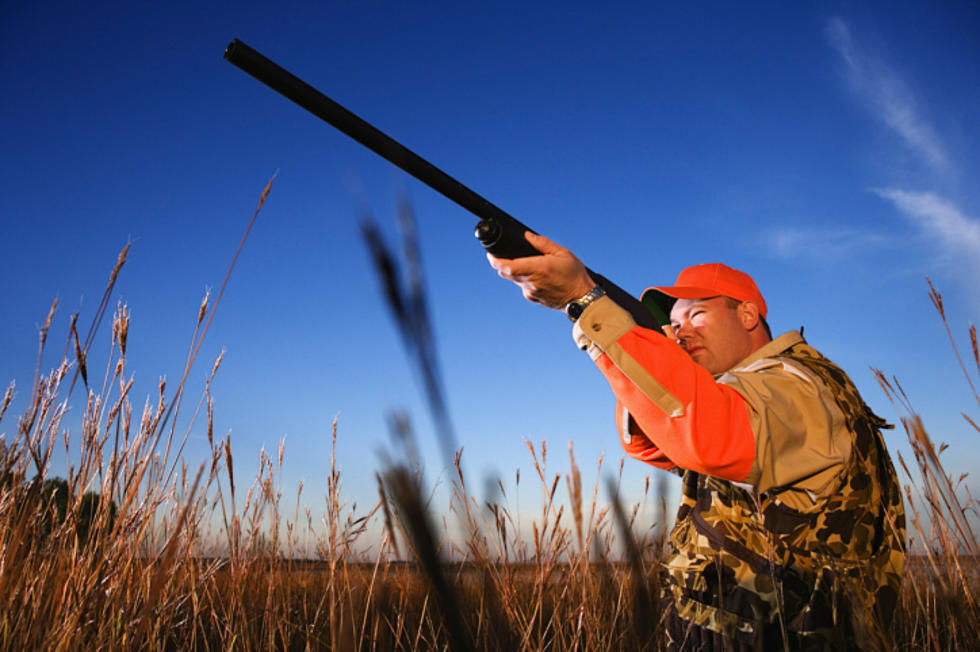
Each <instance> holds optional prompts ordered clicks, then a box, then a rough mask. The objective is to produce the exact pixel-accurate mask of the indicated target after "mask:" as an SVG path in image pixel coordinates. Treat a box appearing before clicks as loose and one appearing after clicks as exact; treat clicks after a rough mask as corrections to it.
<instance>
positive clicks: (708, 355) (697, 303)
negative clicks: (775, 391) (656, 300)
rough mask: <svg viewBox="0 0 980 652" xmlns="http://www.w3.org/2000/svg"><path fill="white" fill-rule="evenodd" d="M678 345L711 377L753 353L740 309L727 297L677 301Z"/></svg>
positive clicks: (674, 311) (673, 314) (673, 313)
mask: <svg viewBox="0 0 980 652" xmlns="http://www.w3.org/2000/svg"><path fill="white" fill-rule="evenodd" d="M670 324H671V326H673V327H674V333H675V334H676V335H677V339H678V343H679V344H680V345H681V346H682V347H684V350H685V351H687V352H688V354H689V355H690V356H691V359H693V360H694V361H695V362H697V363H698V364H699V365H701V366H702V367H704V368H705V369H707V370H708V371H709V372H711V374H712V375H715V376H717V375H718V374H721V373H724V372H725V371H728V370H729V369H731V368H732V367H733V366H735V364H736V363H737V362H739V361H741V360H742V359H744V358H745V357H747V356H748V355H749V354H750V353H752V351H753V346H752V340H751V337H750V336H749V333H748V331H747V330H746V328H745V325H744V323H743V320H742V318H741V315H740V308H739V307H734V308H733V307H731V302H730V300H729V299H728V298H727V297H711V298H710V299H678V300H677V302H676V303H675V304H674V307H673V308H671V310H670Z"/></svg>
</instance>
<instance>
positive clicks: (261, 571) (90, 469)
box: [0, 259, 980, 651]
mask: <svg viewBox="0 0 980 652" xmlns="http://www.w3.org/2000/svg"><path fill="white" fill-rule="evenodd" d="M121 260H122V259H121ZM120 265H121V262H120ZM116 272H118V269H117V270H116V271H115V272H114V273H113V281H114V277H115V273H116ZM110 289H111V283H110ZM931 296H932V297H933V300H934V302H935V303H936V307H937V309H938V310H939V313H940V315H941V316H942V319H943V321H944V323H945V314H944V312H943V307H942V299H941V297H940V295H939V294H938V293H936V292H935V291H934V290H933V291H932V293H931ZM212 310H213V307H212ZM53 313H54V306H52V315H53ZM207 313H208V299H207V298H206V299H205V302H204V303H203V304H202V308H201V312H200V314H199V316H198V328H199V329H200V328H202V324H204V325H205V327H206V323H205V315H206V314H207ZM212 314H213V313H212ZM51 320H52V317H51V315H49V317H48V320H47V321H46V323H45V325H44V327H42V329H41V333H40V352H39V361H40V360H41V356H40V353H43V351H44V348H45V346H46V342H47V337H48V330H49V328H50V324H51ZM128 320H129V317H128V313H127V311H126V307H125V306H122V305H119V306H118V308H117V311H116V313H115V315H114V318H113V322H112V347H111V352H110V358H109V359H108V360H107V361H106V363H105V369H106V372H105V374H104V378H103V379H102V381H101V384H100V385H95V384H91V381H92V380H93V378H92V373H91V370H92V369H93V365H92V361H91V360H88V361H86V359H85V354H86V352H87V348H88V342H86V344H85V345H84V346H83V345H82V343H81V342H80V338H79V337H78V335H77V329H76V327H75V320H74V319H73V320H72V326H71V328H70V332H69V343H70V344H71V346H69V347H66V351H69V352H70V353H68V354H66V355H65V356H63V358H62V360H61V362H60V364H59V365H58V366H57V368H55V369H54V370H53V371H51V372H50V373H48V374H46V375H45V374H41V373H40V371H39V373H37V374H36V375H35V379H34V383H33V386H32V387H31V388H30V389H29V393H28V396H29V397H30V402H29V405H28V407H27V409H26V410H25V413H24V414H23V415H22V416H21V417H20V418H19V419H18V421H17V423H16V427H15V429H14V430H13V431H2V432H5V433H6V434H5V435H4V441H3V444H2V446H0V475H2V484H0V544H2V549H0V648H2V649H5V650H15V649H16V650H25V649H50V650H74V649H291V650H292V649H296V650H300V649H304V650H309V649H344V650H346V649H365V650H389V649H395V648H400V649H420V648H421V649H430V648H452V649H488V650H498V649H501V650H502V649H506V650H510V649H552V650H598V649H659V648H660V647H662V641H661V638H660V635H659V633H658V632H659V628H658V621H659V614H660V610H659V609H658V608H657V607H656V599H657V591H658V588H657V587H658V583H657V582H658V564H659V561H660V556H661V554H662V551H663V549H664V541H663V528H662V527H660V528H659V529H656V530H653V529H651V528H649V527H639V525H638V524H637V523H636V520H637V517H638V514H640V513H642V512H641V509H642V506H641V505H633V506H631V507H629V508H626V509H624V508H623V507H622V506H621V505H619V504H618V501H616V500H615V499H614V500H612V501H610V504H609V506H604V503H603V501H601V500H600V497H599V481H598V477H599V470H601V465H602V461H601V460H600V461H599V462H598V465H599V467H600V468H599V469H597V472H596V478H597V479H596V482H595V483H594V484H592V485H591V491H589V490H588V489H586V488H585V487H583V482H582V477H581V472H580V470H579V468H578V465H577V464H576V461H575V459H574V455H572V454H571V453H572V451H571V450H570V451H569V453H570V459H569V466H568V471H567V473H564V474H558V473H553V472H549V471H547V468H548V467H547V465H546V461H547V455H548V451H547V447H546V445H545V444H544V443H542V444H541V446H540V447H535V446H532V445H531V444H528V448H529V454H530V462H531V465H532V466H533V469H534V472H535V473H534V474H535V476H536V477H535V484H538V485H540V490H541V496H542V500H541V512H540V514H538V515H537V516H536V517H535V518H534V519H533V520H532V521H531V523H530V526H529V529H530V531H528V526H527V524H522V523H521V522H520V519H519V518H518V514H517V513H516V508H515V507H513V506H512V505H511V501H510V499H509V498H508V496H507V495H506V492H505V491H504V487H503V485H502V484H501V485H500V486H499V489H500V494H499V499H495V500H492V501H488V502H486V503H484V504H481V503H480V501H478V500H477V499H476V498H475V497H474V496H473V495H472V494H471V493H470V491H469V489H468V487H467V484H466V481H465V478H464V477H463V474H462V472H461V471H459V469H460V467H461V465H460V464H459V460H458V458H457V464H456V469H457V474H456V477H455V478H454V479H453V482H452V483H451V484H450V487H451V489H450V491H451V494H452V495H451V497H450V498H451V514H447V515H446V516H447V517H448V518H451V519H455V521H456V522H457V523H458V524H459V526H460V529H461V531H462V532H463V533H464V535H463V536H462V537H459V538H457V539H448V538H446V537H445V536H442V540H441V541H440V540H439V539H440V537H439V535H440V534H443V535H444V530H441V529H440V528H436V527H433V526H432V525H431V523H430V518H431V516H430V515H429V514H427V511H426V504H427V502H428V501H427V498H428V497H427V495H426V493H425V492H424V491H423V487H422V479H421V478H420V476H419V474H418V473H416V472H415V471H414V469H413V468H412V467H411V466H398V465H389V466H388V467H387V468H385V469H384V470H383V472H382V473H381V474H380V475H379V500H378V503H377V505H375V507H374V508H373V509H372V510H371V511H370V512H369V513H368V514H367V515H365V516H361V517H358V518H355V517H354V514H353V512H352V511H351V510H349V509H348V508H347V507H346V505H345V502H344V499H343V497H342V495H341V478H340V474H339V472H338V471H337V468H336V466H335V464H334V460H333V459H331V468H330V474H329V476H328V477H327V495H326V501H325V504H326V514H325V518H324V519H323V521H322V523H318V522H315V520H314V517H313V515H312V514H310V513H309V512H306V513H304V514H301V513H300V511H299V508H298V505H299V503H300V500H299V499H300V496H299V493H298V494H297V497H296V505H297V506H296V507H295V508H294V509H293V510H292V517H291V518H289V517H287V516H285V514H286V512H287V508H286V501H285V499H284V498H283V496H282V492H281V487H280V485H279V482H278V477H279V470H280V468H281V465H282V457H283V451H282V448H281V447H280V450H279V451H278V455H277V456H276V458H275V459H273V458H272V457H270V456H268V455H266V454H265V453H262V455H261V470H260V472H259V474H258V476H257V477H256V478H254V479H249V480H248V481H247V482H243V481H242V478H236V477H235V476H234V471H233V469H234V465H233V456H232V448H231V442H230V439H228V438H225V439H223V440H222V439H214V437H213V435H212V428H211V423H212V416H213V410H212V404H211V397H210V380H209V381H208V383H207V384H206V386H205V389H204V391H203V395H202V396H201V399H200V402H199V403H198V406H197V411H202V410H203V419H204V420H205V423H206V428H207V433H208V441H209V443H210V449H211V452H210V455H209V456H208V458H207V459H205V460H203V461H198V462H196V463H195V462H193V461H189V460H186V459H185V458H184V457H183V453H182V451H183V445H184V442H185V441H186V435H184V436H183V437H180V436H178V435H177V434H176V433H175V425H174V424H175V423H176V420H177V417H176V412H177V410H178V409H179V405H180V397H181V394H182V383H181V386H180V387H178V388H177V390H176V391H174V392H173V393H172V394H171V395H170V396H169V398H168V395H167V388H166V387H165V385H164V384H163V383H161V384H160V387H159V393H158V396H157V397H156V401H155V402H153V403H149V402H147V404H146V407H145V408H144V409H143V411H142V413H141V414H139V415H138V418H137V419H136V420H134V418H133V417H134V410H133V406H132V402H131V397H130V389H131V387H132V384H133V379H132V378H131V377H130V378H128V379H127V374H126V339H127V333H128V327H129V322H128ZM947 328H948V326H947ZM202 336H203V334H202V333H201V332H195V335H194V337H193V340H192V341H193V344H192V354H191V355H190V356H189V360H188V368H189V366H190V362H192V360H193V356H194V355H195V354H196V349H197V347H199V345H200V339H201V337H202ZM970 341H971V344H972V353H973V360H974V362H976V364H977V368H978V370H980V357H978V353H977V341H976V331H975V329H973V328H971V330H970ZM954 346H955V344H954ZM83 365H84V367H83ZM219 365H220V357H219V359H218V360H217V361H215V363H214V365H213V368H212V371H211V375H210V377H211V378H213V377H214V374H215V373H216V372H217V370H218V367H219ZM83 368H84V369H85V372H86V373H85V374H84V375H83V376H82V377H83V383H84V386H85V387H86V388H88V390H89V391H88V394H87V396H86V397H85V399H84V405H85V411H84V414H83V417H82V428H81V435H80V436H81V441H80V442H78V443H75V442H69V441H68V439H69V435H68V433H67V429H65V428H63V427H62V422H63V420H64V418H65V416H66V412H67V410H68V401H67V395H68V394H70V390H69V389H66V385H67V384H68V382H69V381H68V379H69V377H71V376H72V374H73V372H75V371H76V370H77V371H79V373H81V372H82V370H83ZM38 369H39V370H40V362H39V366H38ZM963 370H964V372H966V373H967V378H968V379H969V377H970V374H969V372H968V371H967V369H966V367H965V366H964V367H963ZM878 378H879V380H880V382H881V384H882V387H883V388H884V389H885V391H886V392H887V393H888V395H889V396H890V397H892V398H893V399H894V400H895V403H896V406H897V407H898V408H899V409H900V410H902V411H903V412H902V423H903V425H904V426H905V429H906V432H907V434H908V437H909V440H910V442H911V443H912V446H913V450H914V451H915V460H914V468H916V469H917V473H918V474H917V475H916V474H913V471H912V469H911V468H910V467H909V466H908V464H907V462H906V460H904V459H900V465H901V467H902V468H903V469H904V471H905V473H906V477H907V479H908V482H909V484H908V485H907V487H906V491H907V494H908V495H907V499H908V504H909V506H910V507H911V508H912V509H911V515H912V519H911V523H912V526H913V527H912V529H913V531H914V533H915V537H916V538H917V542H916V546H915V549H916V550H918V552H919V554H918V555H917V556H916V557H914V559H913V560H912V563H910V564H909V566H908V573H907V577H906V583H905V589H904V592H903V596H902V601H901V604H900V612H899V614H898V617H897V619H896V628H897V629H896V631H895V632H894V640H895V641H897V642H898V645H899V647H901V648H903V649H919V648H922V647H926V648H931V649H934V650H937V651H938V650H946V649H970V648H974V649H975V647H976V645H977V643H978V632H980V605H978V595H980V578H978V572H977V563H978V560H980V548H978V540H977V537H976V535H975V533H974V532H973V530H972V529H971V526H970V522H969V520H968V519H967V518H966V514H967V513H968V512H969V511H971V510H973V511H974V512H975V509H976V505H975V504H974V503H973V502H972V499H971V498H970V497H969V495H968V494H965V493H964V492H963V491H962V489H961V487H960V486H959V485H958V483H957V482H956V481H954V480H953V479H952V478H949V477H948V475H947V474H946V473H945V471H944V470H943V467H942V464H941V462H940V458H939V453H940V451H939V450H937V449H936V447H935V446H934V445H933V444H932V442H931V440H930V438H929V436H928V435H927V433H926V431H925V428H924V427H923V425H922V421H921V419H920V418H919V417H918V416H917V415H916V414H915V413H914V412H913V411H912V410H911V407H910V405H909V402H908V400H907V398H906V397H905V395H904V392H903V391H902V389H901V386H900V385H899V384H898V382H897V381H896V380H894V379H892V380H888V379H886V377H885V376H884V374H881V373H879V374H878ZM12 395H13V386H12V385H11V386H10V388H8V390H7V392H6V394H5V396H4V399H3V402H2V403H0V427H3V426H4V422H3V421H2V419H3V416H4V413H5V412H6V410H7V407H8V406H9V405H10V402H11V397H12ZM978 404H980V398H978ZM964 416H966V415H964ZM966 418H967V420H968V421H970V418H969V417H966ZM398 423H400V425H399V426H398V427H399V428H401V429H402V430H405V429H406V428H407V425H406V424H405V422H403V421H402V422H398ZM970 423H971V424H972V425H973V427H974V428H976V424H975V423H974V422H973V421H970ZM336 436H337V433H336V424H335V427H334V441H336ZM62 446H64V447H67V448H69V449H72V450H75V448H74V447H77V450H79V451H80V453H79V455H78V457H77V461H76V462H75V464H73V465H72V466H71V467H70V468H69V469H68V473H67V474H68V478H67V486H68V501H67V508H66V510H65V516H64V518H60V517H59V516H58V515H57V514H56V513H55V512H54V511H53V510H55V507H54V506H53V505H52V502H51V501H50V500H49V499H48V498H47V497H46V495H45V493H44V491H42V486H43V482H44V480H45V479H47V478H48V477H49V475H50V466H51V464H50V460H51V456H52V452H53V451H54V450H55V449H56V448H59V447H62ZM563 475H564V479H565V482H564V484H565V492H561V491H560V487H561V485H562V476H563ZM517 482H518V483H519V482H520V475H519V473H518V476H517ZM614 484H615V483H614ZM246 485H247V488H246ZM586 486H588V485H586ZM92 490H95V491H97V492H98V493H99V495H100V496H101V499H100V500H99V501H98V503H97V509H96V514H95V518H94V520H91V519H87V518H86V516H85V514H83V511H84V510H83V500H82V497H83V495H84V494H85V493H86V492H89V491H92ZM301 491H302V487H300V489H299V492H301ZM562 493H567V495H566V496H564V497H562V495H561V494H562ZM610 493H611V494H613V495H615V487H612V489H611V490H610ZM651 493H652V494H654V495H650V494H651ZM648 499H649V500H651V501H653V502H654V504H655V505H656V503H658V502H660V501H662V497H661V493H660V492H650V491H649V485H648V486H647V487H646V491H645V498H644V501H646V500H648ZM89 502H91V501H89ZM239 505H240V507H237V506H239ZM660 513H661V514H662V513H663V509H662V508H661V510H660ZM214 521H217V522H218V523H220V527H219V529H218V531H217V532H215V531H213V530H212V529H211V527H210V525H209V524H210V523H212V522H214ZM42 522H47V523H50V531H49V532H41V530H40V529H39V528H38V527H37V524H38V523H42ZM83 522H84V523H85V526H84V527H85V528H86V531H85V532H81V529H82V528H83ZM660 525H661V526H662V523H661V524H660ZM369 528H371V529H373V531H374V532H377V533H379V536H380V537H381V540H382V543H381V545H380V547H378V548H376V549H375V552H374V553H373V554H372V555H371V556H370V557H368V556H366V555H365V553H364V552H363V550H364V549H365V546H364V545H363V543H364V535H365V532H367V531H368V530H369ZM522 530H523V531H522ZM638 531H639V532H640V533H641V534H639V535H638V534H637V532H638ZM309 542H312V545H313V548H314V549H315V550H316V554H315V556H314V558H309V557H308V556H304V555H303V551H306V550H308V549H309ZM621 550H625V553H621V552H620V551H621ZM402 558H407V559H409V560H411V561H410V562H404V561H400V559H402ZM446 560H453V561H452V562H451V563H450V562H448V561H446Z"/></svg>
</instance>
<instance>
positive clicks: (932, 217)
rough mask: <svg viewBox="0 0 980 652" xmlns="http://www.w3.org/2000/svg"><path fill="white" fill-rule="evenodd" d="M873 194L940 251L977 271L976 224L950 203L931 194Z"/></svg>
mask: <svg viewBox="0 0 980 652" xmlns="http://www.w3.org/2000/svg"><path fill="white" fill-rule="evenodd" d="M873 192H874V193H875V194H876V195H878V196H879V197H881V198H883V199H887V200H888V201H890V202H892V204H894V205H895V208H897V209H898V210H899V212H901V213H902V214H903V215H905V216H907V217H908V218H910V219H911V220H912V221H913V222H914V223H915V224H916V225H918V226H919V227H920V228H921V229H922V230H923V231H924V232H925V233H926V234H927V235H929V236H930V237H933V238H936V239H938V240H939V242H940V244H941V245H942V246H943V248H944V249H945V250H946V251H948V252H950V253H954V254H958V255H961V256H965V257H966V259H967V260H969V261H970V262H971V263H972V264H973V266H974V267H975V269H977V270H980V221H977V220H975V219H971V218H969V217H967V216H966V215H964V214H963V213H962V211H960V209H959V208H957V207H956V206H955V205H954V204H953V203H952V202H949V201H947V200H946V199H943V198H942V197H940V196H938V195H936V194H934V193H931V192H910V191H906V190H899V189H897V188H875V189H874V190H873Z"/></svg>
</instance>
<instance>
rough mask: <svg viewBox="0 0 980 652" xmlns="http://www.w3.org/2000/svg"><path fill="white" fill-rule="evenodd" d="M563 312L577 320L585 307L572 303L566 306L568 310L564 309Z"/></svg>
mask: <svg viewBox="0 0 980 652" xmlns="http://www.w3.org/2000/svg"><path fill="white" fill-rule="evenodd" d="M565 312H566V313H567V314H568V316H569V317H571V318H572V319H578V318H579V317H581V316H582V313H583V312H585V306H583V305H582V304H581V303H575V302H574V301H573V302H572V303H570V304H568V308H566V309H565Z"/></svg>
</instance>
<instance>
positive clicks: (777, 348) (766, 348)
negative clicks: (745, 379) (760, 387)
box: [715, 331, 806, 378]
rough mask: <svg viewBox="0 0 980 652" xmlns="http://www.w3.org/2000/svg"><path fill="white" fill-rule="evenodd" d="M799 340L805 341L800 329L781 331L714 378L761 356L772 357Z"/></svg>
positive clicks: (745, 365) (746, 364) (750, 362)
mask: <svg viewBox="0 0 980 652" xmlns="http://www.w3.org/2000/svg"><path fill="white" fill-rule="evenodd" d="M801 342H803V343H805V342H806V340H805V339H803V335H802V334H801V333H800V331H789V332H786V333H783V334H782V335H780V336H779V337H777V338H776V339H774V340H771V341H769V342H767V343H766V344H764V345H762V346H760V347H759V348H758V349H756V350H755V351H753V352H752V353H750V354H749V355H748V357H746V358H745V359H744V360H742V361H741V362H739V363H737V364H736V365H735V366H734V367H732V368H731V369H729V370H728V371H726V372H723V373H720V374H718V376H715V378H718V377H719V376H723V375H724V374H726V373H729V372H730V371H734V370H736V369H741V368H742V367H747V366H749V365H750V364H752V363H753V362H756V361H757V360H762V359H763V358H772V357H774V356H777V355H779V354H780V353H782V352H783V351H785V350H786V349H788V348H789V347H791V346H793V345H794V344H799V343H801Z"/></svg>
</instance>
